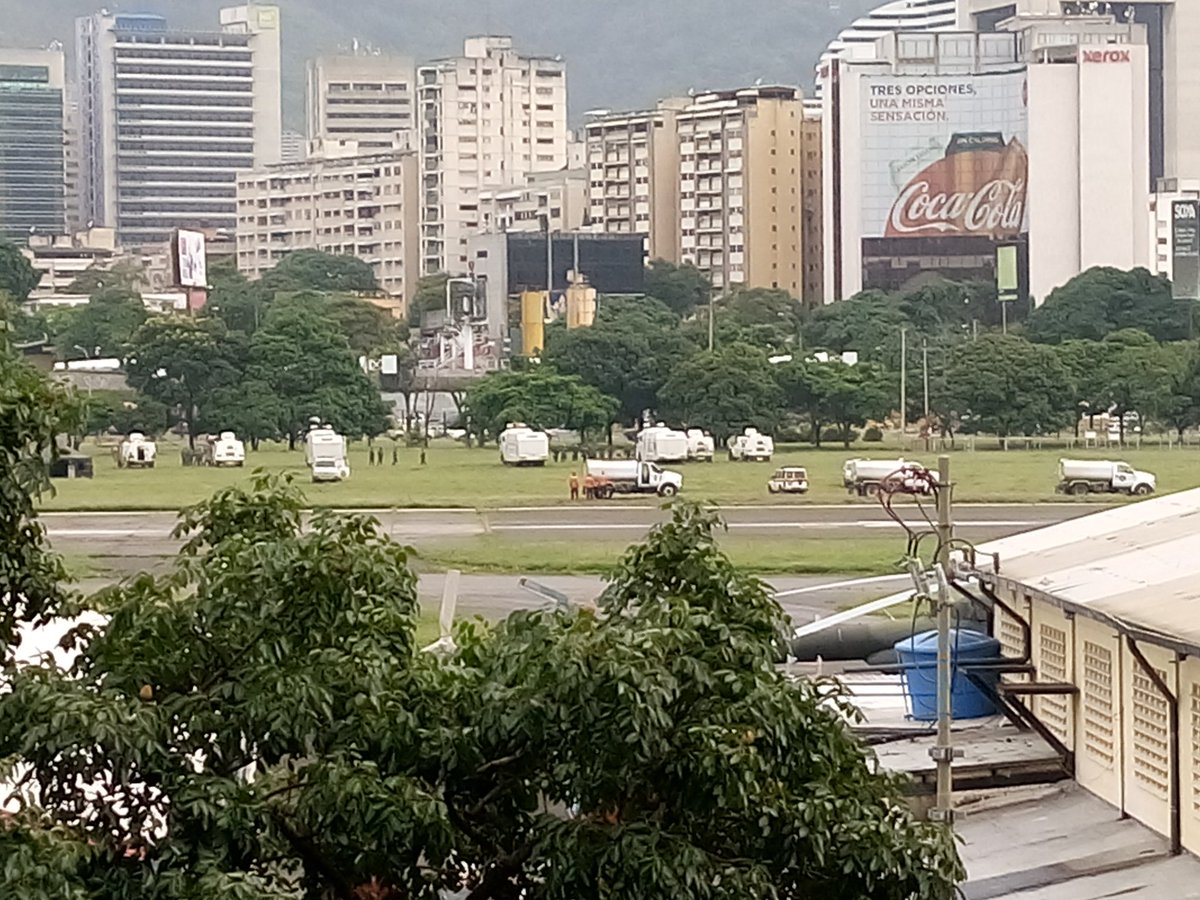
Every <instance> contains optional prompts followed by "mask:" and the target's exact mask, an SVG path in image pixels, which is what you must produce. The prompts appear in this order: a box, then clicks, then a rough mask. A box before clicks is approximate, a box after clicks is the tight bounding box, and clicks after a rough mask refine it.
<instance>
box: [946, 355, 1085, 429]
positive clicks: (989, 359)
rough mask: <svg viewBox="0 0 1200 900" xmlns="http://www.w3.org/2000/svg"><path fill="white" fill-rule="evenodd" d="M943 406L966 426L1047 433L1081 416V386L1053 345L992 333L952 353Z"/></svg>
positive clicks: (969, 427)
mask: <svg viewBox="0 0 1200 900" xmlns="http://www.w3.org/2000/svg"><path fill="white" fill-rule="evenodd" d="M943 384H944V390H945V392H946V393H945V395H944V396H943V397H941V398H939V401H938V405H940V406H941V407H943V408H945V409H949V410H951V411H952V412H951V415H952V416H953V417H954V418H955V419H958V420H961V421H962V423H963V430H964V431H965V430H970V431H974V432H986V433H989V434H996V435H999V436H1001V437H1007V436H1009V435H1020V434H1026V435H1030V434H1046V433H1049V432H1053V431H1057V430H1058V429H1059V428H1062V427H1063V426H1064V425H1067V424H1068V423H1070V422H1071V421H1072V419H1074V417H1075V409H1076V406H1075V403H1076V401H1075V390H1074V388H1073V386H1072V384H1071V377H1070V374H1069V372H1068V371H1067V368H1066V367H1065V366H1064V365H1063V363H1062V361H1061V360H1060V359H1059V357H1058V354H1057V353H1055V352H1054V349H1053V348H1051V347H1046V346H1043V345H1040V344H1033V343H1030V342H1029V341H1027V340H1025V339H1024V338H1021V337H1017V336H1015V335H998V334H991V335H986V336H980V338H979V340H977V341H967V342H964V343H962V344H960V345H958V346H957V347H955V348H954V349H953V350H951V352H950V357H949V362H948V364H947V366H946V375H945V381H944V382H943Z"/></svg>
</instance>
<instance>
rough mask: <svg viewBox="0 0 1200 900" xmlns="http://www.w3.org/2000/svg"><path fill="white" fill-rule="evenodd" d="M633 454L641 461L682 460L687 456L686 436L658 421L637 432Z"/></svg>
mask: <svg viewBox="0 0 1200 900" xmlns="http://www.w3.org/2000/svg"><path fill="white" fill-rule="evenodd" d="M634 456H635V457H636V458H637V459H639V460H641V461H642V462H683V461H684V460H686V459H687V458H688V436H687V435H686V434H684V433H683V432H682V431H676V430H675V429H674V428H668V427H667V426H666V425H664V424H663V423H662V422H659V423H658V424H657V425H651V426H650V427H649V428H643V429H642V430H641V431H639V432H638V436H637V446H636V447H635V448H634Z"/></svg>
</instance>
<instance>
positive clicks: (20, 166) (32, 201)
mask: <svg viewBox="0 0 1200 900" xmlns="http://www.w3.org/2000/svg"><path fill="white" fill-rule="evenodd" d="M63 69H64V64H63V54H62V51H61V50H8V49H4V50H0V235H3V236H4V237H7V238H11V239H13V240H17V241H22V242H24V241H25V240H26V239H28V237H29V235H30V234H31V233H37V232H42V233H46V232H49V233H52V234H58V233H61V232H62V231H63V229H64V227H65V216H64V201H63V192H64V179H65V169H64V163H63V150H64V134H65V132H64V129H63V108H64V79H63Z"/></svg>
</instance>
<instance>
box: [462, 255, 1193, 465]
mask: <svg viewBox="0 0 1200 900" xmlns="http://www.w3.org/2000/svg"><path fill="white" fill-rule="evenodd" d="M696 274H698V273H694V270H692V271H691V272H689V271H687V269H686V268H674V267H668V266H666V265H665V264H661V265H660V268H659V273H658V275H659V289H660V290H662V291H663V292H664V293H668V292H671V289H672V288H674V287H678V285H679V283H680V282H681V281H682V280H684V279H688V280H689V281H692V280H694V278H695V275H696ZM670 295H671V296H673V297H675V298H676V303H675V305H674V306H669V305H668V304H666V303H664V302H661V301H660V300H658V299H657V298H655V297H654V296H649V297H645V298H625V297H602V298H601V299H600V304H599V308H598V314H597V320H596V323H595V325H594V326H593V327H592V328H584V329H576V330H571V331H567V330H566V329H564V328H562V327H561V326H558V325H554V326H551V327H549V328H548V329H547V334H546V347H545V349H544V351H543V353H542V354H541V357H540V360H539V361H538V362H537V363H536V364H533V365H530V366H528V367H526V369H527V370H526V371H513V372H510V373H505V374H500V375H494V376H491V377H489V378H488V379H484V380H483V381H482V382H481V383H480V384H479V385H478V386H477V387H476V388H475V389H473V390H472V391H471V392H470V393H469V394H468V396H467V403H466V405H467V410H468V412H469V414H470V416H471V420H472V427H473V428H474V430H475V431H476V433H477V435H478V436H479V437H480V438H481V439H482V438H485V437H495V436H496V434H497V433H498V432H497V428H498V427H502V424H501V423H502V421H505V420H508V421H511V420H513V419H514V418H520V419H522V420H524V421H532V422H534V423H537V424H539V425H543V426H545V427H568V428H585V429H586V430H587V431H590V432H595V431H603V430H604V429H606V428H610V427H611V426H613V425H617V424H623V425H625V426H632V425H634V423H636V422H637V421H638V420H639V418H640V417H641V416H642V414H643V411H651V412H653V414H654V415H655V416H656V417H658V418H662V419H665V420H669V421H671V422H672V423H675V424H679V425H687V426H696V427H704V428H707V429H708V430H710V431H711V432H712V433H713V435H714V437H716V438H717V439H718V440H719V441H724V440H726V439H728V438H729V437H730V436H731V435H734V434H737V433H739V432H740V431H741V430H742V429H743V428H745V427H748V426H753V427H757V428H759V429H760V430H764V431H769V432H774V433H778V432H781V431H783V432H785V433H786V434H787V435H790V436H794V437H797V438H800V439H806V440H809V441H811V442H812V443H813V444H815V445H818V446H819V445H820V444H821V442H822V441H826V440H832V441H840V442H842V443H844V444H848V443H849V442H850V441H852V440H854V439H855V438H856V437H857V436H859V434H860V429H862V428H863V427H864V426H866V425H867V424H868V423H871V422H879V421H882V420H884V419H885V418H887V417H888V416H889V415H893V414H895V413H898V412H899V411H900V396H901V391H900V380H901V369H902V365H901V356H902V352H903V355H904V363H905V365H906V367H907V372H908V381H907V387H908V390H907V408H906V409H905V410H904V412H905V414H906V417H907V419H908V421H917V420H918V419H921V418H923V417H925V415H926V412H928V418H927V421H926V425H927V427H929V428H930V429H931V430H933V431H937V432H940V433H942V434H943V435H946V436H948V437H953V436H954V435H955V434H957V433H986V434H995V435H999V436H1015V435H1033V434H1048V433H1055V432H1059V431H1062V430H1064V429H1068V430H1069V429H1077V428H1078V423H1079V421H1080V419H1081V417H1083V418H1087V417H1093V418H1094V417H1095V416H1097V415H1100V414H1106V413H1111V414H1112V415H1113V417H1114V418H1115V420H1116V421H1118V422H1119V423H1120V425H1119V427H1120V428H1121V429H1122V430H1123V429H1124V427H1125V424H1124V423H1125V422H1126V421H1127V420H1131V417H1130V416H1129V414H1133V413H1136V414H1137V416H1138V417H1139V420H1140V421H1143V422H1154V423H1156V424H1158V425H1159V426H1161V427H1162V428H1164V429H1167V430H1171V431H1173V432H1176V433H1178V434H1179V435H1181V436H1182V434H1183V433H1184V432H1185V431H1186V430H1187V429H1189V428H1192V427H1195V426H1197V425H1200V350H1198V347H1197V344H1196V342H1195V341H1193V340H1190V339H1189V334H1190V333H1191V327H1192V324H1191V321H1190V317H1191V315H1192V312H1193V311H1192V310H1191V309H1190V308H1189V304H1188V303H1186V302H1182V301H1178V300H1173V299H1172V298H1171V289H1170V284H1169V282H1167V281H1166V280H1165V279H1163V278H1160V277H1156V276H1152V275H1151V274H1150V273H1148V272H1146V271H1145V270H1134V271H1132V272H1123V271H1119V270H1115V269H1105V268H1098V269H1092V270H1089V271H1088V272H1085V273H1083V274H1081V275H1079V276H1078V277H1076V278H1075V279H1072V280H1071V281H1070V282H1068V283H1067V284H1066V285H1063V286H1062V287H1060V288H1058V289H1057V290H1055V291H1054V292H1053V293H1051V295H1050V296H1049V297H1048V298H1047V300H1046V302H1045V303H1044V304H1043V305H1042V306H1040V307H1038V308H1037V309H1034V310H1026V309H1015V310H1014V311H1013V314H1012V316H1011V318H1010V322H1011V326H1010V328H1009V331H1008V333H1002V332H1001V329H1000V322H1001V318H1002V316H1001V312H1000V310H999V306H998V304H997V302H996V299H995V292H994V289H992V288H991V287H989V286H986V285H980V284H972V283H957V282H951V281H936V282H931V283H929V284H925V285H923V286H920V287H918V288H915V289H913V290H911V291H908V292H904V293H898V294H887V293H883V292H880V291H865V292H863V293H860V294H858V295H856V296H854V297H852V298H850V299H848V300H845V301H842V302H840V303H836V304H832V305H830V306H826V307H822V308H818V309H815V310H805V309H803V308H802V307H801V306H800V304H799V303H798V302H797V301H796V300H795V299H794V298H792V297H789V296H788V295H787V294H786V293H785V292H783V291H774V290H761V289H756V290H743V291H738V292H735V293H733V294H730V295H727V296H724V297H721V298H718V299H717V300H716V301H715V302H714V303H713V304H712V307H711V315H712V316H713V321H712V333H713V337H714V347H713V349H712V350H709V349H708V334H709V322H708V317H709V315H710V311H709V307H708V304H707V302H706V301H705V302H702V300H701V298H703V297H704V296H705V291H704V290H703V289H697V290H695V291H694V292H692V293H688V292H686V291H675V292H674V293H670ZM680 297H684V298H686V299H685V301H684V302H679V300H678V298H680ZM902 348H903V351H902ZM850 354H853V356H851V355H850ZM843 360H853V364H851V362H849V361H843ZM926 383H927V387H926ZM585 388H590V389H591V390H592V392H593V393H588V394H583V393H581V391H583V389H585ZM547 395H552V396H555V397H558V398H561V400H548V399H547ZM568 398H569V399H568ZM926 402H928V407H926Z"/></svg>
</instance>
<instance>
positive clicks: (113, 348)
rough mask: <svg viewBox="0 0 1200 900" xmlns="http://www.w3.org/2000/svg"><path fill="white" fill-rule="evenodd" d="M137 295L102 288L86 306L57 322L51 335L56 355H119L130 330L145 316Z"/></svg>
mask: <svg viewBox="0 0 1200 900" xmlns="http://www.w3.org/2000/svg"><path fill="white" fill-rule="evenodd" d="M147 315H148V314H147V312H146V307H145V306H143V305H142V300H141V297H140V296H139V295H138V294H137V293H135V292H132V291H128V290H126V289H124V288H119V287H114V288H102V289H100V290H99V291H97V292H96V293H95V294H93V295H92V297H91V299H89V300H88V302H87V305H86V306H81V307H78V308H77V309H74V310H72V311H71V313H70V315H69V318H66V319H65V320H59V321H60V325H59V327H60V329H61V330H59V332H58V333H57V335H56V336H55V338H54V343H55V346H56V349H57V350H58V355H59V356H60V357H63V358H66V357H77V356H78V354H79V353H82V354H83V355H84V356H86V357H103V356H115V357H123V356H124V355H125V353H126V351H127V350H128V348H129V344H130V341H131V340H132V339H133V335H134V333H135V332H136V331H137V330H138V329H139V328H140V327H141V326H142V324H143V323H144V322H145V321H146V318H147Z"/></svg>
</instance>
